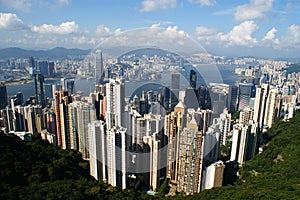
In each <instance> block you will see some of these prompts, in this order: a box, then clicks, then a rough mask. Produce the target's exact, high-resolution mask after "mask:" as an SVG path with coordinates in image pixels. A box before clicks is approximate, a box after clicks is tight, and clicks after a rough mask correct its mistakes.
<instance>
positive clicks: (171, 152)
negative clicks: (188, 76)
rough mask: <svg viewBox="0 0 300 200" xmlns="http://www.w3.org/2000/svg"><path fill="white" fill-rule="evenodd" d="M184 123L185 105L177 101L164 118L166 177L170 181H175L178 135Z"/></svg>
mask: <svg viewBox="0 0 300 200" xmlns="http://www.w3.org/2000/svg"><path fill="white" fill-rule="evenodd" d="M185 124H186V107H185V105H184V104H183V103H182V102H181V101H179V103H178V104H177V105H176V106H175V108H174V111H173V112H171V113H170V114H169V115H167V116H166V118H165V126H164V127H165V135H166V136H167V137H168V158H167V162H168V164H167V165H168V166H167V177H168V178H169V179H170V180H171V182H175V183H176V181H177V175H178V173H177V169H178V156H179V135H180V132H181V131H182V130H183V128H184V127H185Z"/></svg>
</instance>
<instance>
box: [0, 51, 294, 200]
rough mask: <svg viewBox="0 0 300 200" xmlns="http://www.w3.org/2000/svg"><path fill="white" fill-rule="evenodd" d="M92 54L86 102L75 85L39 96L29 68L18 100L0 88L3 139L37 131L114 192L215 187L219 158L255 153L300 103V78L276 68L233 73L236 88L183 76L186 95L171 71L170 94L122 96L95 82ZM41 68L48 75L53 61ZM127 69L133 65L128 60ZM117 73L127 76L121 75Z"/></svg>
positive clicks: (118, 82) (120, 83)
mask: <svg viewBox="0 0 300 200" xmlns="http://www.w3.org/2000/svg"><path fill="white" fill-rule="evenodd" d="M98 55H99V57H97V58H96V61H95V72H96V87H95V88H96V89H95V91H93V92H91V93H90V95H89V96H83V95H81V94H80V93H76V94H74V90H73V85H74V80H68V79H63V80H62V81H61V84H60V85H53V97H52V98H51V99H47V98H46V96H45V91H44V86H43V83H44V75H43V73H41V71H39V70H34V69H33V72H32V74H31V75H32V78H33V79H34V83H35V94H36V95H35V97H32V99H31V100H30V101H26V103H24V101H23V97H22V94H16V95H15V96H14V97H11V98H9V99H8V98H7V91H6V86H5V85H4V84H1V85H0V109H1V110H0V127H1V131H2V132H4V133H15V134H19V135H20V134H21V133H24V134H32V133H39V134H40V135H41V138H42V139H44V140H47V141H49V143H50V144H52V145H54V146H58V147H60V148H62V149H74V150H77V151H79V152H81V153H82V157H83V159H85V160H88V161H89V163H90V173H91V175H92V176H93V177H94V178H95V179H97V180H102V181H105V182H107V183H108V184H111V185H113V186H118V187H120V188H122V189H125V188H134V187H139V188H142V189H147V190H152V191H157V189H158V188H159V187H160V186H161V184H162V183H163V182H164V180H165V179H168V180H169V182H168V184H170V186H171V191H177V192H183V193H185V194H193V193H198V192H201V191H202V190H204V189H210V188H212V187H217V186H222V181H223V174H224V169H225V165H226V162H236V163H238V164H239V165H241V166H242V165H244V164H245V163H246V162H247V161H248V160H249V159H251V158H252V157H253V156H254V155H255V154H257V153H258V152H259V150H260V146H261V145H263V140H262V134H263V132H265V131H266V130H267V129H268V128H270V127H272V123H273V121H274V119H275V118H276V117H282V118H284V119H285V120H288V119H289V118H292V117H293V113H294V111H295V110H296V109H297V104H298V103H299V101H300V96H299V95H300V90H299V87H298V85H299V82H300V74H299V73H298V74H296V73H293V74H286V72H285V71H284V70H283V69H282V66H281V65H275V64H273V65H271V64H265V65H262V66H255V67H249V68H239V69H237V70H236V72H237V73H240V74H242V75H243V77H244V78H243V79H242V80H240V81H239V82H237V84H236V85H228V84H220V83H210V84H209V85H207V86H204V85H198V84H197V73H196V72H195V70H191V71H190V74H189V84H190V85H189V87H187V88H185V89H184V90H182V89H181V88H180V78H181V75H180V73H172V74H170V76H171V86H170V88H169V87H165V88H163V89H162V90H160V91H155V90H146V91H143V92H142V93H141V94H135V95H132V97H126V96H125V87H126V81H125V79H124V78H123V77H122V76H121V75H118V76H117V77H108V78H107V80H105V81H103V76H102V75H101V74H103V73H105V71H106V70H108V69H107V68H105V67H104V64H103V58H102V53H101V54H98ZM152 59H153V58H152ZM29 62H32V60H31V59H29ZM151 63H152V62H151ZM42 64H45V66H46V65H47V69H48V73H50V71H51V70H50V69H52V67H51V64H49V63H48V64H46V63H42ZM126 64H127V65H130V64H132V65H133V67H135V68H136V69H139V68H140V67H139V66H137V63H136V62H135V61H132V63H130V62H128V63H126ZM152 64H153V65H154V64H155V63H154V62H153V63H152ZM160 64H161V63H160ZM107 66H109V65H107ZM110 66H114V64H111V65H110ZM118 66H121V65H118ZM114 67H116V66H114ZM119 68H120V67H119ZM132 69H134V68H128V72H130V73H131V74H132V71H133V70H132ZM49 70H50V71H49ZM44 73H46V72H44ZM99 74H100V75H99ZM122 74H123V75H124V76H128V74H126V70H124V69H123V72H122ZM234 113H235V115H237V114H236V113H239V116H238V117H237V118H235V119H234V117H233V114H234ZM24 134H23V135H22V134H21V135H22V137H23V138H24ZM228 145H230V147H231V148H230V149H231V154H230V158H229V160H228V161H226V162H225V161H224V162H223V161H221V160H219V158H220V149H221V146H228Z"/></svg>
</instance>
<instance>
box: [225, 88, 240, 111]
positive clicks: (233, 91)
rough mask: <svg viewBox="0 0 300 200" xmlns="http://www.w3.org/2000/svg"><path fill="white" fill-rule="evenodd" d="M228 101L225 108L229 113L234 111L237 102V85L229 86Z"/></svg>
mask: <svg viewBox="0 0 300 200" xmlns="http://www.w3.org/2000/svg"><path fill="white" fill-rule="evenodd" d="M228 99H229V102H227V108H228V109H229V112H230V113H234V112H235V111H236V108H237V103H238V87H237V86H235V85H230V86H229V98H228Z"/></svg>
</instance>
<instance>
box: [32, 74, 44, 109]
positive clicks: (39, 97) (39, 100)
mask: <svg viewBox="0 0 300 200" xmlns="http://www.w3.org/2000/svg"><path fill="white" fill-rule="evenodd" d="M34 88H35V102H36V104H37V105H40V106H42V108H45V107H46V95H45V88H44V76H43V75H42V74H41V73H40V72H36V73H34Z"/></svg>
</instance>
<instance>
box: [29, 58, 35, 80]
mask: <svg viewBox="0 0 300 200" xmlns="http://www.w3.org/2000/svg"><path fill="white" fill-rule="evenodd" d="M28 64H29V75H30V78H32V77H33V74H34V70H35V61H34V59H33V57H32V56H30V57H29V60H28Z"/></svg>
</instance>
